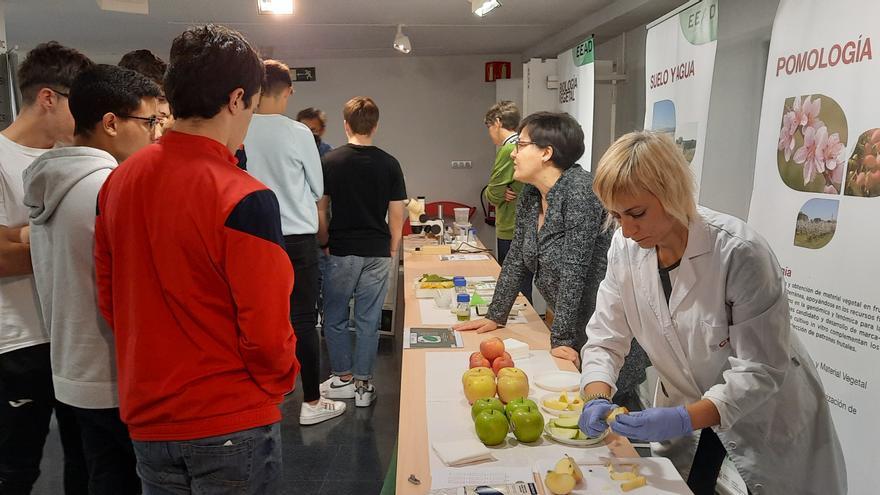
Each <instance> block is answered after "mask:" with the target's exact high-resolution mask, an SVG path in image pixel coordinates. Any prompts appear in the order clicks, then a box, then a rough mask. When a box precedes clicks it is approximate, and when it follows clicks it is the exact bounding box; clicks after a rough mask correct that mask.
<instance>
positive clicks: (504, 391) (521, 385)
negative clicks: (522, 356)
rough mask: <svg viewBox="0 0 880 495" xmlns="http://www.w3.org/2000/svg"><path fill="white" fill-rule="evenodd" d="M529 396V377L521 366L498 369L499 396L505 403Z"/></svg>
mask: <svg viewBox="0 0 880 495" xmlns="http://www.w3.org/2000/svg"><path fill="white" fill-rule="evenodd" d="M474 369H477V368H474ZM528 396H529V377H528V376H526V374H525V372H524V371H523V370H521V369H519V368H501V369H500V370H498V398H499V399H501V402H504V403H505V404H506V403H508V402H510V401H512V400H513V399H519V398H520V397H528Z"/></svg>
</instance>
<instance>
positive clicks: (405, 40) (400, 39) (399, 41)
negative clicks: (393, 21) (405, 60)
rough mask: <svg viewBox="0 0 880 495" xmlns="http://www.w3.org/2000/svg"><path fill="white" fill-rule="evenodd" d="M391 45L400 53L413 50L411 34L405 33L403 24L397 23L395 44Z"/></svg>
mask: <svg viewBox="0 0 880 495" xmlns="http://www.w3.org/2000/svg"><path fill="white" fill-rule="evenodd" d="M391 46H393V47H394V49H395V50H397V51H399V52H400V53H409V52H411V51H412V43H410V41H409V36H407V35H405V34H403V24H398V25H397V35H396V36H394V44H393V45H391Z"/></svg>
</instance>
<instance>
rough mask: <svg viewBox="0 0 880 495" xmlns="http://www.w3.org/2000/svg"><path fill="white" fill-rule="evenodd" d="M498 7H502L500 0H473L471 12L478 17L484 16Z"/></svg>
mask: <svg viewBox="0 0 880 495" xmlns="http://www.w3.org/2000/svg"><path fill="white" fill-rule="evenodd" d="M498 7H501V2H499V1H498V0H471V12H473V13H474V15H476V16H477V17H483V16H484V15H486V14H488V13H489V12H492V11H493V10H495V9H497V8H498Z"/></svg>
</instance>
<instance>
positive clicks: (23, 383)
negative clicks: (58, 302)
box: [0, 344, 88, 495]
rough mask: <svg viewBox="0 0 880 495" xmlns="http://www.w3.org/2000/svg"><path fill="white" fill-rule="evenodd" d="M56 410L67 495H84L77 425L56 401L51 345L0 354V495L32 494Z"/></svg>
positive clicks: (85, 487)
mask: <svg viewBox="0 0 880 495" xmlns="http://www.w3.org/2000/svg"><path fill="white" fill-rule="evenodd" d="M53 409H54V410H55V419H56V420H57V421H58V433H59V435H60V437H61V446H62V448H63V450H64V493H65V494H66V495H79V494H83V495H86V494H87V493H88V471H87V470H86V463H85V457H84V456H83V451H82V441H81V440H80V433H79V425H77V422H76V417H75V415H74V413H73V410H72V409H71V408H70V406H67V405H64V404H61V403H59V402H57V401H56V400H55V392H54V390H53V388H52V365H51V362H50V358H49V344H40V345H35V346H30V347H25V348H24V349H18V350H15V351H11V352H6V353H3V354H0V494H2V495H19V494H29V493H30V492H31V488H32V487H33V485H34V482H36V481H37V478H39V477H40V459H41V458H42V457H43V445H44V444H45V443H46V435H47V434H48V433H49V420H50V419H51V418H52V410H53Z"/></svg>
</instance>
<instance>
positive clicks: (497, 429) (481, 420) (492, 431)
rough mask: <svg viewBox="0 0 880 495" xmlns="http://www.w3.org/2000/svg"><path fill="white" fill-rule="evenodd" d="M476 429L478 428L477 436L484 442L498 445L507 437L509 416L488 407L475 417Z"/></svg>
mask: <svg viewBox="0 0 880 495" xmlns="http://www.w3.org/2000/svg"><path fill="white" fill-rule="evenodd" d="M474 429H475V430H477V437H479V439H480V441H481V442H483V444H485V445H498V444H500V443H502V442H503V441H504V439H505V438H507V431H508V430H509V429H510V425H508V424H507V418H506V417H504V414H502V413H501V412H500V411H498V410H497V409H487V410H485V411H482V412H481V413H480V414H477V417H476V418H475V419H474Z"/></svg>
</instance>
